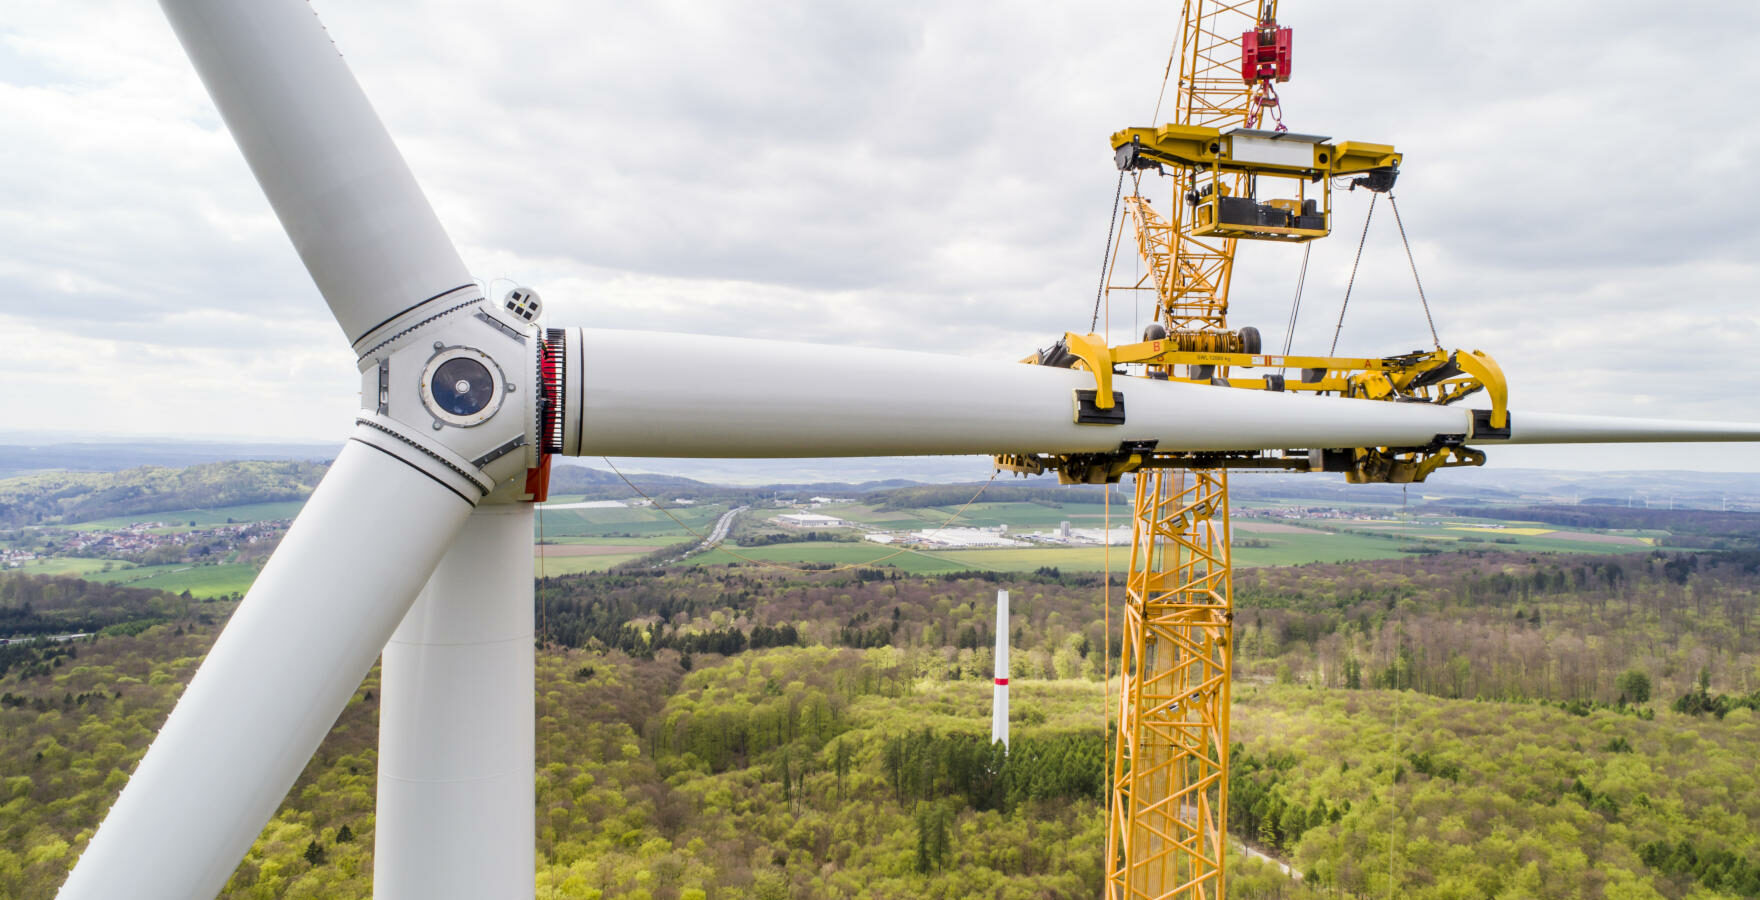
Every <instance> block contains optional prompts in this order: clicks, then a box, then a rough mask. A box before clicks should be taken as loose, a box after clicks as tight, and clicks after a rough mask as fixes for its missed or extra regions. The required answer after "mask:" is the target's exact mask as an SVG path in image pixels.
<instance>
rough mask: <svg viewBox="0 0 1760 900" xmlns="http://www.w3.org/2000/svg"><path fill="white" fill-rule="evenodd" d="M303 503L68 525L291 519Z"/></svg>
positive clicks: (179, 526) (201, 524)
mask: <svg viewBox="0 0 1760 900" xmlns="http://www.w3.org/2000/svg"><path fill="white" fill-rule="evenodd" d="M303 506H305V501H304V500H286V501H282V502H280V503H247V504H245V505H243V506H221V507H216V508H214V509H174V510H171V511H169V512H156V513H142V514H141V515H138V516H115V517H112V518H109V519H93V520H92V521H90V522H81V523H79V524H77V525H70V526H68V527H69V528H74V529H78V530H81V531H94V530H98V529H112V528H123V527H126V526H129V525H134V524H137V523H139V522H164V523H166V524H167V525H169V526H171V527H170V529H168V530H178V531H181V530H185V529H188V528H189V527H190V524H189V523H191V522H194V523H196V527H197V528H211V527H213V526H215V525H225V524H228V521H227V520H231V521H232V522H235V523H236V522H262V521H267V520H271V519H291V518H293V517H294V516H296V515H299V511H300V507H303Z"/></svg>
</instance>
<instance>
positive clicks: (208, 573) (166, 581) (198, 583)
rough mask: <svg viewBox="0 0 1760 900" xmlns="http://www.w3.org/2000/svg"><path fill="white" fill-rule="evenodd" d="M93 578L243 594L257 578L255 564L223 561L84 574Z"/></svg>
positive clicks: (197, 591) (216, 593) (207, 592)
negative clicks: (220, 562) (217, 563)
mask: <svg viewBox="0 0 1760 900" xmlns="http://www.w3.org/2000/svg"><path fill="white" fill-rule="evenodd" d="M85 577H87V578H90V579H92V580H93V581H108V582H113V583H118V584H126V585H128V586H129V587H139V588H158V589H159V590H162V591H171V592H172V593H181V592H183V591H189V592H190V595H191V596H194V597H220V596H224V595H227V594H234V593H237V594H242V593H244V592H245V591H246V590H248V589H249V588H250V586H251V582H252V581H255V580H256V577H257V569H256V567H255V566H252V565H248V564H241V563H222V564H220V565H215V566H190V565H185V564H182V563H178V564H173V565H168V566H136V567H134V568H130V569H118V570H116V571H114V572H98V573H93V574H89V575H87V576H85Z"/></svg>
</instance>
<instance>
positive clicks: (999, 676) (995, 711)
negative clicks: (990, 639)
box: [990, 591, 1008, 750]
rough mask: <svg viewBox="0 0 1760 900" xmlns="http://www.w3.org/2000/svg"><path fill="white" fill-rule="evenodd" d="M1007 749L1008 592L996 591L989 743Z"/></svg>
mask: <svg viewBox="0 0 1760 900" xmlns="http://www.w3.org/2000/svg"><path fill="white" fill-rule="evenodd" d="M997 741H1001V742H1002V747H1003V749H1005V750H1006V749H1008V592H1007V591H997V592H996V683H995V684H994V685H993V686H992V687H991V689H990V743H991V744H995V743H996V742H997Z"/></svg>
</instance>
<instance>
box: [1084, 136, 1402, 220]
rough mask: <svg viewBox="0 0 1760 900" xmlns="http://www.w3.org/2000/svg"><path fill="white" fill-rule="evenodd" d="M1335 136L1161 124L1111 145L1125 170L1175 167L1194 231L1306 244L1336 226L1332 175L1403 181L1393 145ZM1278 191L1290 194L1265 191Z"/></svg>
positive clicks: (1373, 184)
mask: <svg viewBox="0 0 1760 900" xmlns="http://www.w3.org/2000/svg"><path fill="white" fill-rule="evenodd" d="M1331 140H1332V139H1331V138H1328V137H1321V136H1319V135H1313V134H1297V133H1295V132H1291V131H1263V130H1258V129H1251V128H1229V129H1220V128H1212V127H1209V126H1204V125H1163V126H1161V127H1159V128H1126V129H1125V130H1123V131H1120V132H1117V133H1116V134H1114V135H1113V136H1112V149H1113V157H1114V161H1115V162H1116V163H1117V164H1118V167H1119V168H1120V169H1121V170H1126V171H1129V170H1132V169H1162V170H1163V171H1164V168H1163V167H1165V166H1173V167H1174V168H1175V169H1176V170H1177V174H1176V177H1178V178H1180V179H1181V187H1182V189H1183V193H1184V195H1185V201H1186V204H1187V205H1188V206H1190V207H1192V216H1191V220H1190V221H1191V223H1192V229H1191V234H1192V235H1193V236H1206V235H1207V236H1211V237H1219V238H1245V239H1252V240H1281V241H1307V240H1312V239H1314V238H1317V237H1325V236H1326V235H1327V234H1328V233H1330V232H1331V230H1332V182H1331V179H1333V178H1337V177H1343V176H1349V175H1360V176H1362V177H1360V178H1358V179H1356V180H1355V181H1353V182H1351V187H1352V188H1356V187H1359V186H1360V187H1364V188H1367V189H1369V190H1372V191H1387V190H1391V189H1392V188H1393V184H1394V181H1395V180H1397V179H1398V178H1399V164H1400V154H1399V153H1398V152H1397V151H1395V150H1394V149H1393V147H1391V146H1389V145H1387V144H1370V143H1365V142H1362V141H1340V142H1337V143H1331ZM1310 186H1312V187H1310ZM1273 190H1281V191H1282V192H1284V193H1287V194H1291V195H1292V196H1279V197H1266V198H1262V197H1261V196H1260V194H1261V193H1266V192H1270V191H1273Z"/></svg>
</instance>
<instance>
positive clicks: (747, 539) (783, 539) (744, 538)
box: [739, 530, 862, 547]
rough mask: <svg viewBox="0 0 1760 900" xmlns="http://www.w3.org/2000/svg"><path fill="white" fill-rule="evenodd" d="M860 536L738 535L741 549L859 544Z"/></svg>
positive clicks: (844, 533)
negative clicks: (793, 545)
mask: <svg viewBox="0 0 1760 900" xmlns="http://www.w3.org/2000/svg"><path fill="white" fill-rule="evenodd" d="M861 540H862V536H861V535H860V534H857V533H855V532H853V531H847V530H846V531H754V532H751V533H746V534H741V535H739V545H740V546H741V547H768V546H770V545H771V544H805V543H808V542H809V541H842V542H844V543H860V542H861Z"/></svg>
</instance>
